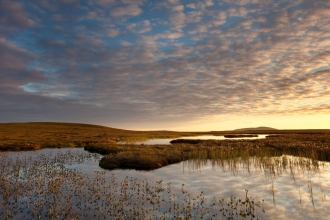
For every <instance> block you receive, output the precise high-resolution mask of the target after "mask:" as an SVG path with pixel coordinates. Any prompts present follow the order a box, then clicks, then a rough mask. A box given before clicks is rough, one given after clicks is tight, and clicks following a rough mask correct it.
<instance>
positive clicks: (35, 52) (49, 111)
mask: <svg viewBox="0 0 330 220" xmlns="http://www.w3.org/2000/svg"><path fill="white" fill-rule="evenodd" d="M329 85H330V1H329V0H295V1H292V0H218V1H216V0H195V1H192V0H154V1H148V0H57V1H53V0H33V1H23V0H21V1H19V0H0V123H5V122H36V121H39V122H43V121H44V122H46V121H54V122H79V123H90V124H99V125H105V126H109V127H115V128H123V129H135V130H177V131H214V130H231V129H237V128H245V127H258V126H268V127H274V128H278V129H330V86H329Z"/></svg>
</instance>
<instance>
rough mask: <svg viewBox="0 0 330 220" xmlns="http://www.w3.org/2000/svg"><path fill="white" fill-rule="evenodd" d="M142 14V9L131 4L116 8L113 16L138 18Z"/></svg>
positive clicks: (112, 12) (112, 13)
mask: <svg viewBox="0 0 330 220" xmlns="http://www.w3.org/2000/svg"><path fill="white" fill-rule="evenodd" d="M141 13H142V9H141V8H140V7H139V6H138V5H137V4H129V5H125V6H120V7H116V8H115V9H113V10H112V11H111V16H113V17H121V16H138V15H140V14H141Z"/></svg>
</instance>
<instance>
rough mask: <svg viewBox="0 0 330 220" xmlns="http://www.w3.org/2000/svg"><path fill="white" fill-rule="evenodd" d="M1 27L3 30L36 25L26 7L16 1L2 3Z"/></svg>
mask: <svg viewBox="0 0 330 220" xmlns="http://www.w3.org/2000/svg"><path fill="white" fill-rule="evenodd" d="M0 25H1V26H0V27H1V29H4V28H6V29H7V28H8V29H19V28H26V27H33V26H35V25H36V23H35V22H34V21H33V20H32V19H30V18H29V14H28V13H27V12H26V11H25V10H24V6H23V5H22V4H21V3H19V2H16V1H9V0H1V1H0Z"/></svg>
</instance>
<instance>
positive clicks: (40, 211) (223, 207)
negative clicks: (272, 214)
mask: <svg viewBox="0 0 330 220" xmlns="http://www.w3.org/2000/svg"><path fill="white" fill-rule="evenodd" d="M98 159H99V156H98V155H92V154H88V153H76V154H72V153H69V152H67V153H59V154H56V155H47V154H42V155H38V156H35V157H32V156H29V157H27V156H18V157H16V158H12V157H8V155H7V154H6V153H1V154H0V202H1V209H0V218H1V219H234V218H239V219H245V218H248V219H254V218H258V216H259V215H260V214H261V213H262V212H264V210H263V201H258V202H256V201H254V200H253V198H252V197H250V196H249V195H248V191H247V190H246V194H245V197H244V198H236V197H231V198H229V199H217V198H213V199H210V200H208V199H207V198H206V196H205V195H204V193H203V192H201V193H200V194H199V195H197V196H195V195H191V194H190V193H189V191H188V190H186V189H185V188H184V184H183V185H182V187H181V189H180V191H177V190H176V191H173V189H172V186H171V183H167V184H166V185H165V186H164V185H163V181H150V180H137V179H133V178H129V177H126V178H124V179H123V180H118V179H117V178H116V176H114V175H112V176H111V178H110V179H107V178H106V177H105V172H97V173H96V175H95V177H94V178H90V177H88V176H85V175H83V174H82V173H80V172H78V171H77V170H73V169H69V168H66V166H65V165H66V164H68V163H71V164H72V163H82V162H84V161H86V160H98Z"/></svg>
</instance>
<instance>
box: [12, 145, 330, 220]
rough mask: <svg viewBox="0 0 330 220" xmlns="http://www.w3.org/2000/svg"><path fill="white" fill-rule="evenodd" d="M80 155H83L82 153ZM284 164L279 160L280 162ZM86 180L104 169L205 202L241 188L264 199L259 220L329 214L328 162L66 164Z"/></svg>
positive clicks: (288, 158)
mask: <svg viewBox="0 0 330 220" xmlns="http://www.w3.org/2000/svg"><path fill="white" fill-rule="evenodd" d="M83 151H84V150H83V149H44V150H40V151H36V152H21V153H11V157H16V156H17V155H36V154H49V153H51V154H52V155H54V156H56V154H57V153H59V152H60V153H66V154H71V155H75V153H79V152H83ZM86 154H89V153H87V152H86ZM283 161H284V162H283ZM66 166H67V167H68V168H72V169H77V170H79V171H81V172H82V173H83V174H86V175H88V176H90V177H93V176H95V171H105V172H106V174H105V175H106V178H109V179H110V177H111V175H112V174H115V175H116V177H117V178H118V180H119V181H120V180H122V179H124V178H125V177H126V176H128V177H132V178H136V179H141V180H144V179H147V180H151V181H153V180H154V181H158V180H163V182H164V184H166V183H168V182H171V183H172V187H173V189H174V190H175V189H176V190H178V191H179V190H180V187H181V186H182V184H185V189H186V190H187V191H188V192H189V193H190V194H192V195H198V194H199V193H200V192H201V191H203V192H204V194H205V195H206V197H207V199H209V200H211V198H213V197H216V198H219V199H220V198H229V197H230V196H236V197H238V198H244V196H245V189H248V190H249V196H252V197H253V199H254V200H255V201H261V200H264V204H263V206H264V209H265V211H266V212H265V213H261V214H259V219H294V218H296V219H329V216H330V209H329V208H328V207H330V184H329V182H330V173H329V169H330V164H329V163H328V162H322V163H321V162H318V163H316V164H315V162H314V163H311V161H310V160H309V159H306V158H299V157H292V156H282V157H276V158H275V157H274V158H271V160H267V162H265V161H264V160H260V158H256V157H251V158H250V159H248V160H240V159H237V160H235V161H216V160H213V161H212V160H190V161H185V162H181V163H178V164H173V165H170V166H167V167H163V168H160V169H157V170H154V171H148V172H144V171H136V170H113V171H108V170H103V169H102V168H100V167H99V166H98V159H97V158H96V159H92V160H86V161H80V162H74V163H71V164H67V165H66Z"/></svg>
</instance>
